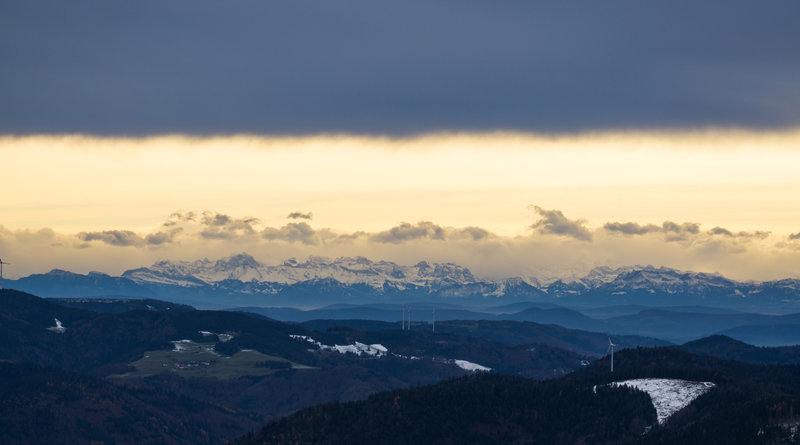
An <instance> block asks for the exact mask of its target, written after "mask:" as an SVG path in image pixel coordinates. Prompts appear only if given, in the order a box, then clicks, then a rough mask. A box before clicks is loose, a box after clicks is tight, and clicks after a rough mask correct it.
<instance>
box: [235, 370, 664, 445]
mask: <svg viewBox="0 0 800 445" xmlns="http://www.w3.org/2000/svg"><path fill="white" fill-rule="evenodd" d="M654 421H655V410H654V409H653V407H652V405H650V403H649V399H648V397H647V395H646V394H644V393H642V392H638V391H634V390H632V389H628V388H617V389H611V388H602V389H600V390H599V391H598V392H597V394H594V393H593V392H592V391H591V390H588V391H587V390H586V389H585V388H582V387H578V386H574V385H571V384H570V383H569V382H567V381H565V380H562V381H550V382H547V383H538V382H535V381H531V380H526V379H521V378H514V377H507V376H501V375H494V374H486V375H476V376H471V377H466V378H462V379H457V380H452V381H448V382H444V383H440V384H438V385H435V386H430V387H424V388H417V389H412V390H403V391H392V392H388V393H382V394H378V395H375V396H372V397H370V398H369V399H368V400H366V401H362V402H353V403H347V404H338V403H335V404H330V405H324V406H319V407H314V408H310V409H306V410H303V411H301V412H299V413H297V414H295V415H292V416H290V417H288V418H286V419H283V420H280V421H278V422H275V423H273V424H270V425H268V426H266V427H265V428H264V429H262V430H261V431H260V432H258V433H257V434H251V435H247V436H245V437H243V438H240V439H239V440H237V441H235V442H234V443H235V444H238V445H245V444H247V445H250V444H284V443H285V444H290V443H303V444H305V443H309V444H310V443H313V444H345V443H347V444H367V443H385V444H412V443H414V444H422V443H442V444H463V443H497V444H509V443H541V444H552V443H619V442H622V441H626V440H630V439H634V438H635V437H637V436H638V435H640V434H641V433H642V432H643V431H644V429H645V426H646V425H649V424H651V423H653V422H654Z"/></svg>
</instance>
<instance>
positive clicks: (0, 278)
mask: <svg viewBox="0 0 800 445" xmlns="http://www.w3.org/2000/svg"><path fill="white" fill-rule="evenodd" d="M3 264H9V263H4V262H3V260H0V289H2V288H3Z"/></svg>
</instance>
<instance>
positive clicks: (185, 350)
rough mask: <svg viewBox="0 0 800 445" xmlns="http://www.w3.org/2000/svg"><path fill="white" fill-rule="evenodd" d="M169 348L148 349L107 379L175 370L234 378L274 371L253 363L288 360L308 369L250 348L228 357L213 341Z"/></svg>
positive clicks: (186, 373)
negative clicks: (127, 368)
mask: <svg viewBox="0 0 800 445" xmlns="http://www.w3.org/2000/svg"><path fill="white" fill-rule="evenodd" d="M173 343H175V349H173V350H170V351H147V352H145V353H144V357H142V358H141V359H139V360H137V361H135V362H133V363H131V365H132V366H134V367H135V368H136V371H134V372H129V373H126V374H118V375H112V376H109V377H110V378H125V377H147V376H151V375H155V374H160V373H162V372H174V373H177V374H178V375H180V376H182V377H215V378H218V379H232V378H236V377H242V376H248V375H255V376H262V375H269V374H272V373H274V372H276V370H275V369H270V368H269V367H263V366H256V364H257V363H262V362H284V363H289V364H291V366H292V367H293V368H296V369H309V367H307V366H303V365H300V364H297V363H293V362H291V361H289V360H286V359H284V358H281V357H275V356H271V355H266V354H262V353H260V352H258V351H254V350H252V349H244V350H242V351H239V352H237V353H236V354H234V355H233V356H231V357H227V356H224V355H221V354H218V353H217V352H215V351H214V344H213V343H195V342H192V341H188V340H181V341H180V342H173Z"/></svg>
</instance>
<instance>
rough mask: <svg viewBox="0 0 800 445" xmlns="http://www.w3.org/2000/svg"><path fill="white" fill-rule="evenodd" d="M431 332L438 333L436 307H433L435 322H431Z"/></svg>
mask: <svg viewBox="0 0 800 445" xmlns="http://www.w3.org/2000/svg"><path fill="white" fill-rule="evenodd" d="M431 332H432V333H434V334H435V333H436V308H433V322H432V323H431Z"/></svg>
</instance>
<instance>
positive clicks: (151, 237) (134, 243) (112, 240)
mask: <svg viewBox="0 0 800 445" xmlns="http://www.w3.org/2000/svg"><path fill="white" fill-rule="evenodd" d="M182 232H183V229H182V228H180V227H176V228H174V229H172V230H167V231H159V232H155V233H149V234H147V235H145V236H141V235H139V234H137V233H135V232H133V231H131V230H103V231H102V232H81V233H78V234H77V235H76V236H77V237H78V239H79V240H81V241H83V243H82V244H79V245H78V246H77V247H78V248H82V249H83V248H86V247H89V246H90V245H91V244H89V243H90V242H92V241H101V242H103V243H105V244H108V245H111V246H117V247H143V246H158V245H162V244H171V243H173V242H175V239H176V238H177V236H178V235H180V234H181V233H182Z"/></svg>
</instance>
